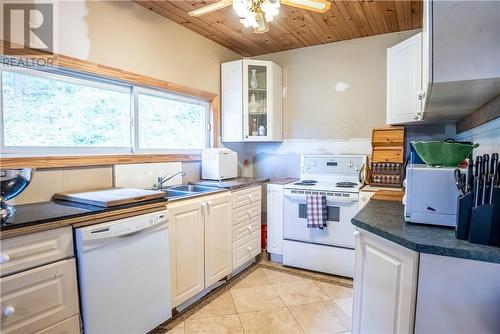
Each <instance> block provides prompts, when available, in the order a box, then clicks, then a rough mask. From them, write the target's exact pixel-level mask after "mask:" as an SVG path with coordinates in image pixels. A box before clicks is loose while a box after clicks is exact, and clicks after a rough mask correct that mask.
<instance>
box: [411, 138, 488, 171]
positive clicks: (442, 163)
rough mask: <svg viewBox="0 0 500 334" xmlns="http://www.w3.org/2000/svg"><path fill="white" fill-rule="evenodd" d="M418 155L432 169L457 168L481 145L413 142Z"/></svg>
mask: <svg viewBox="0 0 500 334" xmlns="http://www.w3.org/2000/svg"><path fill="white" fill-rule="evenodd" d="M411 143H412V145H413V147H414V148H415V151H416V152H417V154H418V155H419V156H420V158H422V160H424V162H425V163H426V164H427V165H428V166H431V167H457V166H458V165H459V164H460V163H461V162H462V161H464V160H465V159H466V158H467V157H468V156H469V155H470V154H471V153H472V149H474V148H476V147H478V146H479V144H474V145H472V144H463V143H453V142H446V141H412V142H411Z"/></svg>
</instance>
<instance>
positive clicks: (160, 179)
mask: <svg viewBox="0 0 500 334" xmlns="http://www.w3.org/2000/svg"><path fill="white" fill-rule="evenodd" d="M179 174H181V175H182V176H185V175H186V173H185V172H184V171H183V170H181V171H178V172H177V173H174V174H172V175H170V176H168V174H167V175H165V176H160V177H158V179H157V183H156V188H157V189H161V188H163V184H164V183H165V182H167V181H168V180H170V179H172V178H174V177H176V176H177V175H179Z"/></svg>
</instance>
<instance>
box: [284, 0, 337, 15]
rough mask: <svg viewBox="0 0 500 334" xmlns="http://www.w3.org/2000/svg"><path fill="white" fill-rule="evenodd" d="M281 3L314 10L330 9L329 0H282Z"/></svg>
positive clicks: (322, 11) (324, 10)
mask: <svg viewBox="0 0 500 334" xmlns="http://www.w3.org/2000/svg"><path fill="white" fill-rule="evenodd" d="M281 4H283V5H287V6H292V7H297V8H301V9H307V10H311V11H313V12H318V13H324V12H326V11H327V10H328V9H330V5H331V3H330V1H328V0H281Z"/></svg>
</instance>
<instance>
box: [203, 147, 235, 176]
mask: <svg viewBox="0 0 500 334" xmlns="http://www.w3.org/2000/svg"><path fill="white" fill-rule="evenodd" d="M237 176H238V154H237V153H236V152H234V151H231V150H229V149H227V148H207V149H204V150H203V152H202V154H201V178H202V179H205V180H225V179H232V178H235V177H237Z"/></svg>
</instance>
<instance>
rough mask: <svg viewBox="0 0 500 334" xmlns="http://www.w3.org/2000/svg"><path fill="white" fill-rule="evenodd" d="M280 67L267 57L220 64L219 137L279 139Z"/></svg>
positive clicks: (280, 137) (236, 140)
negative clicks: (220, 112) (220, 108)
mask: <svg viewBox="0 0 500 334" xmlns="http://www.w3.org/2000/svg"><path fill="white" fill-rule="evenodd" d="M282 100H283V88H282V69H281V67H280V66H279V65H277V64H275V63H273V62H270V61H261V60H250V59H244V60H239V61H234V62H229V63H224V64H222V141H223V142H241V141H282V140H283V135H282V118H283V117H282V102H283V101H282Z"/></svg>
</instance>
